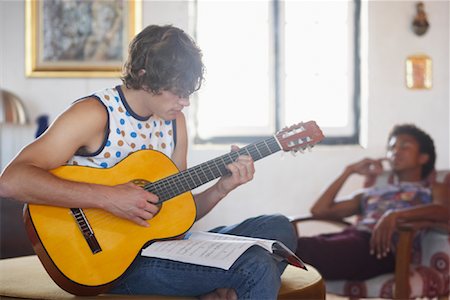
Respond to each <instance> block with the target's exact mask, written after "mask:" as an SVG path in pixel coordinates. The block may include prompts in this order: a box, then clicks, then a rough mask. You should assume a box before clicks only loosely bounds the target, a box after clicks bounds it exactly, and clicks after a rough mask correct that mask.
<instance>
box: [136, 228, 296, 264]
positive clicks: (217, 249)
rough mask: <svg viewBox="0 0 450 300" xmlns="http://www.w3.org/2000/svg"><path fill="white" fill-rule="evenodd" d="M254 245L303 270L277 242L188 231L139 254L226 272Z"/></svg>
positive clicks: (291, 254)
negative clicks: (180, 236) (179, 236)
mask: <svg viewBox="0 0 450 300" xmlns="http://www.w3.org/2000/svg"><path fill="white" fill-rule="evenodd" d="M275 244H276V246H275V247H274V245H275ZM255 245H257V246H260V247H262V248H264V249H266V250H267V251H269V252H271V253H273V252H274V249H275V252H276V253H275V256H274V258H276V259H285V260H286V261H287V262H289V263H291V264H293V265H295V266H298V267H302V268H304V265H303V263H302V262H301V260H300V259H299V258H298V257H297V256H295V254H294V253H292V251H290V250H289V248H287V247H286V246H285V245H283V244H282V243H281V242H277V241H274V240H265V239H257V238H249V237H241V236H235V235H228V234H218V233H211V232H189V233H188V234H186V236H185V238H184V239H183V240H171V241H159V242H154V243H152V244H151V245H150V246H148V247H147V248H145V249H143V250H142V252H141V255H143V256H149V257H157V258H164V259H170V260H174V261H181V262H185V263H192V264H197V265H203V266H210V267H216V268H221V269H224V270H228V269H229V268H230V267H231V266H232V265H233V263H234V262H235V261H236V260H237V259H238V258H239V257H240V256H241V255H242V254H243V253H244V252H245V251H246V250H247V249H248V248H250V247H251V246H255ZM293 262H294V263H293Z"/></svg>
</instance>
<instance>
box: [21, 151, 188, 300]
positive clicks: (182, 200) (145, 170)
mask: <svg viewBox="0 0 450 300" xmlns="http://www.w3.org/2000/svg"><path fill="white" fill-rule="evenodd" d="M178 172H179V171H178V169H177V167H176V166H175V164H174V163H173V162H172V161H171V160H170V159H169V158H168V157H167V156H165V155H164V154H162V153H160V152H158V151H153V150H141V151H137V152H135V153H133V154H131V155H130V156H128V157H127V158H126V159H124V160H123V161H121V162H120V163H119V164H117V165H116V166H114V167H112V168H109V169H97V168H90V167H82V166H62V167H59V168H57V169H54V170H52V171H51V173H53V174H54V175H56V176H58V177H60V178H63V179H67V180H71V181H78V182H89V183H95V184H103V185H117V184H122V183H126V182H129V181H133V180H144V181H148V182H155V181H157V180H160V179H162V178H165V177H168V176H170V175H173V174H175V173H178ZM82 211H83V212H84V215H85V217H86V219H87V221H88V222H89V225H90V227H91V229H92V231H93V232H94V234H95V238H96V240H97V241H98V244H99V246H100V248H101V250H100V251H98V252H97V253H93V251H92V250H91V248H90V247H89V245H88V243H87V241H86V238H85V237H84V236H83V234H82V231H81V229H80V228H79V226H78V223H77V222H76V219H75V217H74V215H73V214H72V211H71V209H69V208H61V207H54V206H45V205H35V204H29V205H27V207H26V209H25V212H24V219H25V224H26V227H27V231H28V234H29V237H30V239H31V241H32V244H33V247H34V249H35V251H36V254H37V255H38V256H39V259H40V260H41V262H42V263H43V265H44V267H45V269H46V270H47V272H48V273H49V275H50V276H51V277H52V279H53V280H54V281H55V282H56V283H57V284H58V285H59V286H60V287H61V288H62V289H64V290H66V291H67V292H69V293H72V294H75V295H96V294H99V293H102V292H105V291H107V290H108V288H110V286H111V285H112V283H114V281H116V280H117V279H118V278H119V277H120V276H121V275H122V274H123V273H124V272H125V271H126V270H127V269H128V267H129V266H130V265H131V263H132V262H133V261H134V259H135V258H136V256H137V255H138V254H139V252H140V250H141V248H142V247H143V246H145V245H146V244H148V243H149V242H151V241H155V240H161V239H170V238H176V237H178V236H180V235H182V234H183V233H185V232H186V231H188V230H189V228H190V227H191V226H192V225H193V223H194V221H195V218H196V207H195V202H194V199H193V196H192V194H191V193H190V192H185V193H183V194H181V195H178V196H176V197H174V198H172V199H170V200H169V201H166V202H164V203H163V204H162V206H161V207H160V211H159V212H158V214H156V215H155V216H154V218H152V219H151V220H149V221H148V223H149V224H150V226H149V227H142V226H139V225H136V224H135V223H132V222H131V221H128V220H125V219H122V218H118V217H116V216H114V215H112V214H110V213H108V212H106V211H104V210H101V209H93V208H86V209H83V210H82Z"/></svg>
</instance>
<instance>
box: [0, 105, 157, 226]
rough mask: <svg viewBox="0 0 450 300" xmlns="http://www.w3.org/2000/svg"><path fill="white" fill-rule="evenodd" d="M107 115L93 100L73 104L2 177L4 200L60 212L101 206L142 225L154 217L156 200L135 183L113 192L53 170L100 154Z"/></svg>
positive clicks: (109, 188)
mask: <svg viewBox="0 0 450 300" xmlns="http://www.w3.org/2000/svg"><path fill="white" fill-rule="evenodd" d="M106 122H107V114H106V110H105V108H104V107H103V106H102V105H101V104H100V103H98V101H96V100H95V99H86V100H83V101H80V102H78V103H76V104H74V105H72V106H71V107H70V108H69V109H68V110H67V111H65V112H64V113H63V114H61V115H60V116H59V117H58V118H57V119H56V120H55V122H54V123H53V124H52V126H50V127H49V128H48V129H47V131H46V132H45V133H44V134H43V135H42V136H41V137H40V138H39V139H37V140H36V141H34V142H32V143H31V144H29V145H28V146H26V147H25V148H24V149H23V150H22V151H21V152H20V153H19V154H18V155H17V156H16V158H14V159H13V161H12V162H11V163H10V164H9V165H8V166H7V168H6V169H5V170H4V172H3V173H2V175H1V177H0V196H2V197H10V198H14V199H16V200H18V201H22V202H28V203H35V204H45V205H53V206H62V207H80V208H86V207H98V208H102V209H105V210H107V211H109V212H111V213H113V214H115V215H117V216H119V217H122V218H126V219H129V220H131V221H134V222H136V223H138V224H140V225H143V226H146V225H148V224H147V223H146V222H145V221H144V220H146V219H150V218H151V217H152V216H153V214H154V213H156V211H157V208H156V206H154V205H152V204H150V203H149V202H148V201H156V196H155V195H152V194H151V193H148V192H147V191H145V190H143V189H142V188H138V187H136V186H135V185H133V184H131V183H126V184H122V185H118V186H114V187H110V186H103V185H97V184H89V183H80V182H73V181H69V180H64V179H61V178H58V177H57V176H54V175H53V174H51V173H50V172H48V171H49V170H51V169H54V168H56V167H59V166H61V165H63V164H65V163H66V161H67V160H68V159H70V158H71V157H72V156H73V154H74V153H75V152H76V151H77V150H78V149H79V148H81V147H85V148H86V149H87V150H88V151H92V152H94V151H95V150H97V149H98V148H99V147H100V145H101V142H102V141H103V138H104V132H105V126H106Z"/></svg>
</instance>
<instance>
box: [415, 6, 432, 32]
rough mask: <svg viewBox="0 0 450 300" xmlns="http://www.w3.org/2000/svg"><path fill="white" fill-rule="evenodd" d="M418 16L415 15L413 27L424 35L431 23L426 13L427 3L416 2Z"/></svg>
mask: <svg viewBox="0 0 450 300" xmlns="http://www.w3.org/2000/svg"><path fill="white" fill-rule="evenodd" d="M416 11H417V13H416V16H415V17H414V20H413V23H412V29H413V31H414V33H415V34H417V35H419V36H420V35H424V34H425V33H426V32H427V30H428V27H430V24H429V23H428V19H427V14H426V13H425V5H424V4H423V2H418V3H417V4H416Z"/></svg>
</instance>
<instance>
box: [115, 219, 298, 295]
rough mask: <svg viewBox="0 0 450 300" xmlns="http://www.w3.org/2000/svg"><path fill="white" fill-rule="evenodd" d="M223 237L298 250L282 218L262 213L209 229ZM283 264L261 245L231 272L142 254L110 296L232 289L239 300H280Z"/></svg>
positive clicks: (196, 292)
mask: <svg viewBox="0 0 450 300" xmlns="http://www.w3.org/2000/svg"><path fill="white" fill-rule="evenodd" d="M210 232H217V233H223V234H233V235H240V236H248V237H256V238H266V239H273V240H278V241H281V242H283V243H284V244H285V245H286V246H287V247H289V248H290V249H291V250H292V251H295V248H296V245H297V238H296V235H295V233H294V228H293V226H292V225H291V224H290V222H289V220H288V219H287V218H286V217H284V216H282V215H264V216H259V217H255V218H251V219H247V220H245V221H244V222H242V223H239V224H236V225H232V226H222V227H218V228H215V229H213V230H210ZM285 268H286V263H285V262H278V261H276V260H275V259H274V258H273V257H272V255H271V254H270V253H269V252H268V251H266V250H264V249H263V248H261V247H259V246H253V247H251V248H249V249H248V250H247V251H246V252H244V254H243V255H242V256H241V257H239V259H238V260H237V261H236V262H235V263H234V264H233V266H232V267H231V268H230V269H229V270H223V269H219V268H214V267H206V266H200V265H194V264H187V263H182V262H176V261H171V260H165V259H158V258H151V257H144V256H138V257H137V258H136V260H135V262H134V263H133V264H132V266H131V267H130V268H129V270H128V271H127V272H126V273H125V274H124V276H123V277H122V278H121V279H120V280H119V282H118V284H117V285H116V286H115V287H114V288H113V289H112V290H110V291H109V292H110V293H114V294H141V295H168V296H194V297H196V296H200V295H203V294H207V293H209V292H212V291H214V290H215V289H217V288H232V289H234V290H235V291H236V294H237V295H238V297H239V299H257V300H261V299H276V298H277V295H278V290H279V289H280V285H281V279H280V276H281V274H282V273H283V271H284V269H285Z"/></svg>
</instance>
